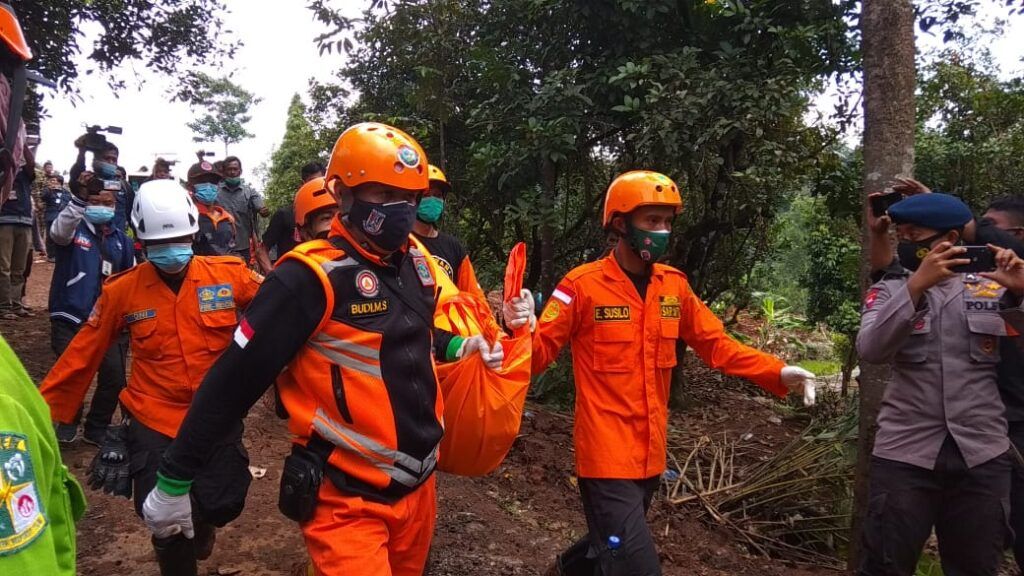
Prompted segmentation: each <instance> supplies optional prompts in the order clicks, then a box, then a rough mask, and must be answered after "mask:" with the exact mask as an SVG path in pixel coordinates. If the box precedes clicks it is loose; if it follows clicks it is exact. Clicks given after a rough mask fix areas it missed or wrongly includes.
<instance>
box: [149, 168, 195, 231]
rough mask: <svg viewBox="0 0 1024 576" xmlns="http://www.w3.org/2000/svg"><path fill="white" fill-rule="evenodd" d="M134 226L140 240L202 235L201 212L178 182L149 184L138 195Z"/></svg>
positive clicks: (152, 182) (158, 181) (165, 181)
mask: <svg viewBox="0 0 1024 576" xmlns="http://www.w3.org/2000/svg"><path fill="white" fill-rule="evenodd" d="M132 226H134V227H135V231H136V236H137V237H138V238H139V239H140V240H165V239H167V238H178V237H181V236H191V235H192V234H195V233H196V232H198V231H199V209H197V208H196V205H195V202H193V201H192V196H191V195H189V193H188V191H187V190H185V189H184V188H182V187H181V186H179V185H178V184H177V183H176V182H175V181H173V180H150V181H149V182H146V183H145V184H143V185H142V186H140V187H139V191H138V192H137V193H136V194H135V204H134V205H133V206H132Z"/></svg>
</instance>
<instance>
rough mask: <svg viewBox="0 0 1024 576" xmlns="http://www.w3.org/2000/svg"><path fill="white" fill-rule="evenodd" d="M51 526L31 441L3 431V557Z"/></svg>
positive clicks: (0, 526)
mask: <svg viewBox="0 0 1024 576" xmlns="http://www.w3.org/2000/svg"><path fill="white" fill-rule="evenodd" d="M47 522H48V521H47V519H46V510H45V509H44V506H43V502H42V501H41V500H40V499H39V491H38V490H37V489H36V475H35V468H34V467H33V466H32V454H31V452H30V451H29V447H28V438H27V437H26V436H23V435H21V434H17V433H14V432H3V431H0V556H6V555H9V554H14V553H16V552H18V551H19V550H21V549H22V548H25V547H26V546H28V545H29V544H31V543H32V541H33V540H35V539H36V538H37V537H38V536H39V535H40V534H42V533H43V530H45V529H46V524H47Z"/></svg>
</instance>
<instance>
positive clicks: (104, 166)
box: [92, 160, 117, 178]
mask: <svg viewBox="0 0 1024 576" xmlns="http://www.w3.org/2000/svg"><path fill="white" fill-rule="evenodd" d="M92 169H93V172H95V173H96V174H98V175H99V177H100V178H117V164H111V163H110V162H104V161H102V160H96V161H95V162H93V163H92Z"/></svg>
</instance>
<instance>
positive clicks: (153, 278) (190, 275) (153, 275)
mask: <svg viewBox="0 0 1024 576" xmlns="http://www.w3.org/2000/svg"><path fill="white" fill-rule="evenodd" d="M200 258H201V256H193V257H192V260H191V261H190V262H189V263H188V270H187V271H185V278H184V279H183V280H182V281H183V282H199V276H198V275H197V274H196V273H195V269H196V262H198V261H199V259H200ZM143 265H146V267H147V268H148V270H147V271H146V279H145V284H146V286H155V285H157V284H163V282H164V279H163V278H161V277H160V272H158V271H157V269H156V266H155V265H154V264H153V263H152V262H148V261H147V262H143V263H142V264H139V266H143Z"/></svg>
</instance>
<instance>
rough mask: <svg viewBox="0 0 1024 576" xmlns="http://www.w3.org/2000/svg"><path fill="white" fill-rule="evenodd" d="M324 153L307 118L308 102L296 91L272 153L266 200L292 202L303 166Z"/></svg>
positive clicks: (278, 203) (278, 204)
mask: <svg viewBox="0 0 1024 576" xmlns="http://www.w3.org/2000/svg"><path fill="white" fill-rule="evenodd" d="M321 154H322V152H321V148H320V145H319V142H318V141H317V139H316V137H315V134H314V133H313V128H312V126H311V125H310V123H309V120H307V119H306V105H305V104H303V103H302V98H300V97H299V95H298V94H296V95H294V96H292V101H291V104H289V105H288V120H287V122H286V124H285V131H284V139H283V140H282V141H281V145H280V146H278V147H277V148H276V149H275V150H274V152H273V153H272V154H271V155H270V166H269V168H268V170H267V185H266V188H265V189H264V193H265V194H266V196H267V203H268V204H269V205H270V206H271V207H274V208H279V207H281V206H287V205H290V204H291V203H292V200H294V198H295V192H296V190H298V189H299V186H301V185H302V178H301V175H300V173H299V171H300V169H301V168H302V166H303V165H304V164H307V163H309V162H313V161H315V160H317V159H319V158H320V156H321Z"/></svg>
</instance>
